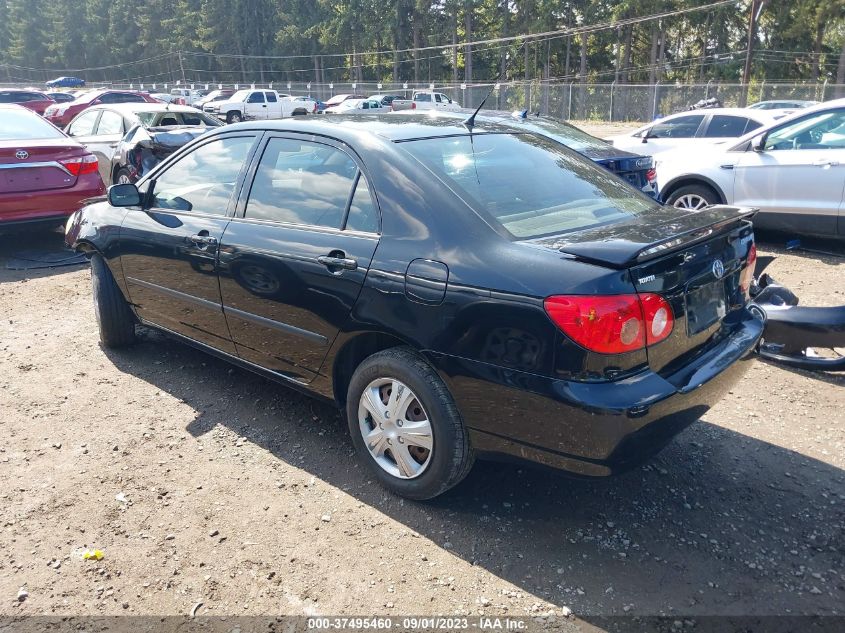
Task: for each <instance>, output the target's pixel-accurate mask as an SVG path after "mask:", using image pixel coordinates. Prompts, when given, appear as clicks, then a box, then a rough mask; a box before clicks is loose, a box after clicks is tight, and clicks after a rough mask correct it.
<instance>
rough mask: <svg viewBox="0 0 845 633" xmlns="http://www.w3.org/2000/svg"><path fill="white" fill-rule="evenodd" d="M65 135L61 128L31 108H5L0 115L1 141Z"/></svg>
mask: <svg viewBox="0 0 845 633" xmlns="http://www.w3.org/2000/svg"><path fill="white" fill-rule="evenodd" d="M63 137H64V134H62V133H61V132H60V131H59V130H57V129H56V128H54V127H53V126H52V125H50V124H49V123H47V121H45V120H44V119H42V118H41V117H40V116H38V115H37V114H35V113H34V112H30V111H29V110H18V109H14V110H3V115H2V116H0V141H22V140H30V139H45V138H63Z"/></svg>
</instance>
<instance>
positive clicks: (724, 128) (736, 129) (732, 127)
mask: <svg viewBox="0 0 845 633" xmlns="http://www.w3.org/2000/svg"><path fill="white" fill-rule="evenodd" d="M748 121H749V119H747V118H745V117H741V116H730V115H727V114H717V115H716V116H714V117H713V118H712V119H710V124H709V125H708V126H707V131H706V132H704V136H705V137H706V138H724V137H738V136H742V135H743V134H745V128H746V126H747V125H748ZM752 129H753V128H752Z"/></svg>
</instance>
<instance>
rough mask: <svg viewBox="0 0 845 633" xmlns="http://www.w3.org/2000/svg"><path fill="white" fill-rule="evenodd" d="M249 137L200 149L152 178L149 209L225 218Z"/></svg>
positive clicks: (218, 141) (225, 140)
mask: <svg viewBox="0 0 845 633" xmlns="http://www.w3.org/2000/svg"><path fill="white" fill-rule="evenodd" d="M254 140H255V137H253V136H234V137H233V136H229V137H226V138H221V139H217V140H214V141H211V142H210V143H206V144H204V145H200V146H199V147H197V148H196V149H195V150H193V151H192V152H191V153H189V154H187V155H185V156H183V157H182V158H180V159H179V160H178V161H177V162H176V163H175V164H174V165H172V166H171V167H170V168H169V169H168V170H167V171H165V172H164V173H163V174H162V175H161V176H159V177H158V178H156V181H155V189H154V191H153V200H152V204H151V206H152V207H156V208H159V209H172V210H174V211H190V212H193V213H209V214H212V215H225V214H226V210H227V207H228V206H229V199H230V198H231V196H232V192H233V191H234V189H235V183H236V182H237V180H238V174H239V173H240V171H241V168H242V167H243V165H244V162H245V161H246V157H247V155H248V154H249V150H250V148H251V147H252V143H253V141H254Z"/></svg>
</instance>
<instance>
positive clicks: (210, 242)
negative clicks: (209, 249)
mask: <svg viewBox="0 0 845 633" xmlns="http://www.w3.org/2000/svg"><path fill="white" fill-rule="evenodd" d="M188 239H189V240H191V241H192V242H193V243H194V244H196V245H197V246H200V247H202V246H217V238H216V237H211V236H210V235H202V234H200V235H192V236H191V237H189V238H188Z"/></svg>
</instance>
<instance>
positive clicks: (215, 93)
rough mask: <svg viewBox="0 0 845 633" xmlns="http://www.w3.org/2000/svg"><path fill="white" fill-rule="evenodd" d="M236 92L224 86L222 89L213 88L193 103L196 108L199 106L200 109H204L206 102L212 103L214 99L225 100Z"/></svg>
mask: <svg viewBox="0 0 845 633" xmlns="http://www.w3.org/2000/svg"><path fill="white" fill-rule="evenodd" d="M233 94H235V91H234V90H232V89H227V88H223V89H220V90H212V91H211V92H209V93H208V94H207V95H205V96H204V97H200V98H199V99H197V100H196V101H195V102H194V103H193V104H191V105H193V106H194V107H195V108H199V109H200V110H202V109H203V106H205V104H206V103H211V102H212V101H225V100H226V99H228V98H229V97H231V96H232V95H233Z"/></svg>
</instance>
